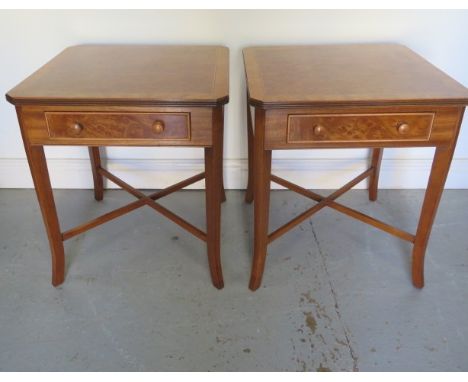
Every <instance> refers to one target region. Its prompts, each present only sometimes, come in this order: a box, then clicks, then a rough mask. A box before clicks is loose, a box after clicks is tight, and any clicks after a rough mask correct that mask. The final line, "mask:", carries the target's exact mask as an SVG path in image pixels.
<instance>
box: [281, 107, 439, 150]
mask: <svg viewBox="0 0 468 382" xmlns="http://www.w3.org/2000/svg"><path fill="white" fill-rule="evenodd" d="M433 120H434V114H433V113H388V114H290V115H288V126H287V142H288V143H308V142H361V141H406V140H408V141H427V140H428V139H429V137H430V134H431V129H432V123H433Z"/></svg>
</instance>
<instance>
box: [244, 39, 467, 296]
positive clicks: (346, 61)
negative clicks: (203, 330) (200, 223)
mask: <svg viewBox="0 0 468 382" xmlns="http://www.w3.org/2000/svg"><path fill="white" fill-rule="evenodd" d="M244 63H245V69H246V76H247V93H248V94H247V114H248V115H247V120H248V144H249V181H248V187H247V194H246V201H247V202H252V201H254V258H253V264H252V273H251V279H250V289H252V290H255V289H257V288H258V287H259V286H260V283H261V279H262V274H263V270H264V267H265V258H266V254H267V252H266V251H267V246H268V244H269V243H271V242H272V241H273V240H275V239H277V238H279V237H280V236H281V235H282V234H284V233H285V232H287V231H289V230H290V229H291V228H293V227H295V226H297V225H298V224H300V223H301V222H303V221H304V220H305V219H308V218H310V217H311V216H312V215H313V214H314V213H316V212H318V211H320V210H321V209H322V208H324V207H331V208H333V209H335V210H337V211H339V212H342V213H344V214H346V215H349V216H351V217H353V218H355V219H358V220H361V221H363V222H365V223H367V224H370V225H372V226H374V227H376V228H379V229H381V230H383V231H386V232H388V233H390V234H392V235H394V236H397V237H399V238H400V239H403V240H406V241H409V242H411V243H413V245H414V246H413V263H412V264H413V265H412V276H413V284H414V285H415V286H416V287H418V288H422V287H423V285H424V254H425V251H426V247H427V243H428V239H429V234H430V232H431V228H432V223H433V221H434V218H435V215H436V211H437V207H438V204H439V200H440V197H441V195H442V191H443V188H444V184H445V180H446V178H447V174H448V171H449V167H450V162H451V160H452V156H453V152H454V149H455V144H456V142H457V137H458V132H459V129H460V125H461V122H462V118H463V113H464V109H465V105H467V104H468V91H467V89H465V88H464V87H463V86H462V85H460V84H459V83H457V82H456V81H454V80H453V79H451V78H450V77H448V76H447V75H445V74H444V73H443V72H441V71H440V70H438V69H437V68H435V67H434V66H432V65H431V64H430V63H428V62H427V61H425V60H424V59H423V58H421V57H420V56H418V55H417V54H415V53H414V52H412V51H411V50H409V49H408V48H406V47H404V46H401V45H396V44H361V45H359V44H358V45H329V46H327V45H323V46H275V47H252V48H246V49H244ZM250 106H252V107H254V108H255V124H254V127H253V122H252V120H251V112H250ZM424 146H432V147H435V148H436V151H435V156H434V160H433V164H432V170H431V174H430V177H429V183H428V186H427V190H426V195H425V198H424V202H423V206H422V211H421V216H420V220H419V224H418V227H417V230H416V234H412V233H408V232H405V231H402V230H400V229H398V228H395V227H393V226H391V225H389V224H386V223H384V222H382V221H380V220H377V219H375V218H373V217H370V216H367V215H365V214H363V213H361V212H358V211H356V210H354V209H351V208H349V207H346V206H344V205H342V204H340V203H338V202H336V201H335V199H337V198H338V197H339V196H340V195H342V194H343V193H345V192H346V191H348V190H349V189H350V188H352V187H353V186H355V185H356V184H358V183H359V182H361V181H362V180H364V179H366V178H368V177H369V178H370V182H369V199H370V200H376V198H377V186H378V179H379V171H380V162H381V159H382V152H383V148H384V147H424ZM362 147H369V148H373V153H372V158H371V165H370V167H369V168H368V169H367V170H366V171H364V172H363V173H362V174H360V175H359V176H358V177H357V178H355V179H354V180H352V181H350V182H348V183H347V184H346V185H344V186H343V187H342V188H340V189H339V190H338V191H335V192H334V193H332V194H331V195H329V196H327V197H324V196H322V195H319V194H316V193H315V192H312V191H309V190H306V189H304V188H302V187H300V186H298V185H295V184H293V183H291V182H289V181H287V180H285V179H281V178H279V177H277V176H275V175H272V174H271V151H272V150H276V149H278V150H287V149H311V148H313V149H317V148H362ZM270 181H273V182H275V183H278V184H280V185H282V186H284V187H286V188H288V189H290V190H292V191H295V192H298V193H300V194H302V195H304V196H306V197H308V198H310V199H312V200H314V201H316V202H318V203H317V204H316V205H314V206H313V207H311V208H310V209H308V210H307V211H305V212H304V213H302V214H300V215H299V216H297V217H296V218H294V219H292V220H291V221H290V222H289V223H287V224H285V225H283V226H282V227H280V228H278V229H276V230H275V231H273V232H271V233H268V209H269V193H270Z"/></svg>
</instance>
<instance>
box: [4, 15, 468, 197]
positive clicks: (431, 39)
mask: <svg viewBox="0 0 468 382" xmlns="http://www.w3.org/2000/svg"><path fill="white" fill-rule="evenodd" d="M467 24H468V12H467V11H440V10H436V11H318V10H307V11H298V10H296V11H282V10H278V11H250V10H248V11H229V10H220V11H204V10H198V11H158V10H151V11H136V10H135V11H105V10H104V11H68V10H67V11H0V36H1V37H0V55H1V56H0V58H1V65H2V70H1V72H0V89H1V91H2V92H3V93H5V92H6V91H8V90H9V89H10V88H12V87H13V86H14V85H16V84H17V83H18V82H19V81H21V80H22V79H23V78H24V77H26V76H27V75H29V74H30V73H32V72H33V71H34V70H36V69H37V68H38V67H40V66H41V65H42V64H44V63H45V62H46V61H48V60H49V59H51V58H52V57H53V56H54V55H56V54H57V53H59V52H60V51H61V50H62V49H64V48H65V47H67V46H69V45H74V44H83V43H154V44H222V45H226V46H228V47H229V48H230V52H231V53H230V55H231V56H230V64H231V69H230V103H229V105H228V106H227V109H226V124H225V129H226V133H225V182H226V186H227V188H244V187H245V180H246V152H247V150H246V146H247V145H246V134H245V100H244V95H245V81H244V72H243V66H242V53H241V50H242V48H243V47H245V46H251V45H262V44H263V45H265V44H308V43H310V44H314V43H320V44H323V43H346V42H399V43H403V44H406V45H407V46H409V47H410V48H411V49H413V50H415V51H416V52H417V53H419V54H421V55H423V56H424V57H425V58H427V59H428V60H429V61H431V62H432V63H433V64H435V65H437V66H438V67H439V68H441V69H442V70H444V71H445V72H446V73H448V74H449V75H451V76H452V77H454V78H455V79H457V80H458V81H460V82H461V83H462V84H464V85H465V86H467V85H468V65H467V64H468V27H467ZM467 120H468V118H467ZM467 125H468V122H467V121H465V123H464V127H463V128H462V132H461V135H460V138H459V144H458V147H457V150H456V153H455V159H454V161H453V164H452V168H451V172H450V175H449V179H448V182H447V187H449V188H467V187H468V139H467V138H468V126H467ZM0 131H1V140H0V187H13V188H15V187H31V186H32V181H31V177H30V174H29V170H28V167H27V162H26V159H25V154H24V149H23V147H22V142H21V138H20V133H19V128H18V124H17V121H16V115H15V112H14V108H13V107H12V105H10V104H8V103H7V102H6V101H5V100H4V99H2V100H1V101H0ZM46 152H47V156H48V158H49V159H50V160H49V170H50V173H51V179H52V184H53V186H54V187H58V188H67V187H70V188H87V187H91V184H92V183H91V174H90V169H89V163H88V159H87V150H86V149H85V148H73V147H54V148H47V151H46ZM432 154H433V150H432V149H387V150H386V152H385V154H384V161H383V164H382V174H381V186H382V187H386V188H423V187H425V185H426V181H427V174H428V172H429V169H430V164H431V158H432ZM106 156H107V164H108V166H109V168H110V169H112V170H113V171H115V172H116V173H117V174H118V175H119V176H122V177H123V178H124V179H126V180H128V181H129V182H131V183H132V184H133V185H135V186H137V187H140V188H159V187H162V186H165V185H167V184H170V183H171V182H174V181H177V180H179V179H181V178H183V177H184V176H186V175H189V174H193V173H194V172H195V171H197V170H198V169H200V168H201V167H202V165H203V162H202V150H201V149H174V148H170V149H169V148H159V149H156V148H145V149H143V148H131V149H129V148H109V149H107V150H106ZM367 157H368V150H315V151H312V150H302V151H283V152H279V151H278V152H274V162H273V170H274V171H275V172H276V173H278V174H279V175H281V176H285V177H287V178H289V179H291V180H296V181H300V182H301V184H302V185H304V186H306V187H310V188H334V187H338V186H340V185H342V184H343V183H344V180H345V179H343V178H346V179H349V178H351V177H352V176H353V174H356V172H357V171H358V170H359V169H363V168H364V166H365V165H366V162H367ZM362 186H364V185H362Z"/></svg>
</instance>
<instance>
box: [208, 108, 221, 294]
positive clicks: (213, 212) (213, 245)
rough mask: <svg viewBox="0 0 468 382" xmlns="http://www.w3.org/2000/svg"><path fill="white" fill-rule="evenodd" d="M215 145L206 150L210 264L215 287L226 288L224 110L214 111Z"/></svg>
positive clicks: (217, 109) (216, 109)
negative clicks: (223, 265)
mask: <svg viewBox="0 0 468 382" xmlns="http://www.w3.org/2000/svg"><path fill="white" fill-rule="evenodd" d="M213 113H214V115H213V145H212V146H211V147H207V148H205V188H206V191H205V194H206V234H207V235H206V236H207V240H206V243H207V250H208V262H209V265H210V273H211V280H212V281H213V285H214V286H215V287H216V288H218V289H221V288H222V287H223V286H224V282H223V273H222V268H221V254H220V251H221V192H220V190H221V187H222V173H221V165H220V163H219V162H220V160H222V157H221V153H220V151H221V150H222V148H221V145H222V134H221V129H222V108H221V107H217V108H215V109H214V112H213Z"/></svg>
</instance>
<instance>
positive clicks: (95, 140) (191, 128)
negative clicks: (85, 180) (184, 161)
mask: <svg viewBox="0 0 468 382" xmlns="http://www.w3.org/2000/svg"><path fill="white" fill-rule="evenodd" d="M17 112H18V117H19V120H20V124H21V129H22V133H23V139H24V140H25V141H27V142H28V143H29V144H30V145H64V146H182V147H210V146H212V132H213V108H209V107H116V106H114V107H111V106H107V107H106V106H38V105H34V106H32V105H28V106H18V107H17ZM51 117H54V118H53V119H52V118H51ZM75 119H76V121H75ZM152 119H154V120H155V122H156V121H157V120H161V121H162V122H163V123H165V124H166V126H165V130H164V131H163V133H162V134H158V133H157V131H156V130H154V134H153V130H152V128H153V127H152ZM75 122H76V124H78V125H79V127H81V128H82V129H83V130H84V131H83V133H81V134H77V135H76V136H74V135H73V133H72V132H69V131H68V130H67V129H70V128H72V126H70V125H72V124H73V123H75ZM61 124H63V126H62V125H61ZM171 129H172V131H173V133H171Z"/></svg>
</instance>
